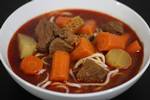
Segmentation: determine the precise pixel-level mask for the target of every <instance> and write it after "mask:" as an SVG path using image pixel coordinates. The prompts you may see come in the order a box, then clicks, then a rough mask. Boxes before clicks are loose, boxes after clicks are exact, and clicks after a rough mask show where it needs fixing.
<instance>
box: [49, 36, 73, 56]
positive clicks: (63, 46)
mask: <svg viewBox="0 0 150 100" xmlns="http://www.w3.org/2000/svg"><path fill="white" fill-rule="evenodd" d="M72 49H73V47H72V46H71V45H69V44H68V43H67V42H66V41H64V40H62V39H60V38H56V39H54V40H53V41H52V42H51V44H50V46H49V53H50V54H52V53H54V52H55V51H56V50H62V51H67V52H70V51H71V50H72Z"/></svg>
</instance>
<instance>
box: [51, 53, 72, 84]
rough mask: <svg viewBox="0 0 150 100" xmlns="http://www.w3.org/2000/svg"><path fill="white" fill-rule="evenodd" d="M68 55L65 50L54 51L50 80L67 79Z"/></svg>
mask: <svg viewBox="0 0 150 100" xmlns="http://www.w3.org/2000/svg"><path fill="white" fill-rule="evenodd" d="M69 65H70V55H69V53H67V52H65V51H59V50H58V51H56V52H55V53H54V55H53V58H52V69H51V74H50V75H51V77H50V80H52V81H67V80H68V76H69Z"/></svg>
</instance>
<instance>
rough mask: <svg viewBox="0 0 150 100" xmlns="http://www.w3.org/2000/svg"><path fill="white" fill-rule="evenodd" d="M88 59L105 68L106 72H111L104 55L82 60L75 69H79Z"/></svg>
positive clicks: (97, 54)
mask: <svg viewBox="0 0 150 100" xmlns="http://www.w3.org/2000/svg"><path fill="white" fill-rule="evenodd" d="M87 59H90V60H92V61H94V62H95V63H97V64H98V65H100V66H101V67H103V68H104V69H105V70H107V71H109V69H108V66H107V65H106V64H105V56H104V55H103V54H102V53H95V54H93V55H91V56H88V57H85V58H82V59H80V60H79V61H78V62H77V63H76V64H75V66H74V69H76V68H78V67H79V66H80V65H81V64H83V63H84V62H85V61H86V60H87Z"/></svg>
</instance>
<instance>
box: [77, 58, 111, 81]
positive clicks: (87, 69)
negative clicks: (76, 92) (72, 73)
mask: <svg viewBox="0 0 150 100" xmlns="http://www.w3.org/2000/svg"><path fill="white" fill-rule="evenodd" d="M107 73H108V71H106V70H105V69H104V68H102V67H101V66H99V65H98V64H97V63H95V62H94V61H92V60H90V59H87V60H86V61H85V62H84V64H83V65H82V66H81V69H80V70H79V72H78V73H77V75H76V76H77V79H78V80H79V81H81V82H90V83H91V82H103V81H104V80H105V79H106V76H107Z"/></svg>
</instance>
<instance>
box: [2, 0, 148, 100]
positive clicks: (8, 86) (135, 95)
mask: <svg viewBox="0 0 150 100" xmlns="http://www.w3.org/2000/svg"><path fill="white" fill-rule="evenodd" d="M29 1H30V0H1V1H0V27H1V25H2V24H3V23H4V21H5V20H6V18H7V17H8V16H9V15H10V14H11V13H12V12H13V11H14V10H15V9H17V8H18V7H20V6H21V5H23V4H25V3H27V2H29ZM118 1H120V2H122V3H124V4H126V5H128V6H129V7H131V8H132V9H134V10H135V11H136V12H138V13H139V14H140V15H141V16H142V17H143V18H144V19H145V20H146V22H147V23H148V24H149V25H150V12H149V11H150V6H149V2H148V1H149V0H118ZM149 97H150V68H149V69H148V70H147V71H146V72H145V74H144V75H143V77H142V78H141V79H140V80H139V81H138V82H137V83H136V84H135V85H134V86H133V87H131V88H130V89H129V90H128V91H126V92H125V93H123V94H122V95H120V96H118V97H116V98H115V99H113V100H148V98H149ZM0 98H1V99H3V100H10V99H13V100H20V99H26V100H39V99H38V98H36V97H34V96H32V95H31V94H29V93H28V92H26V91H25V90H24V89H23V88H21V87H20V86H19V85H17V84H16V83H15V82H14V80H12V79H11V77H10V76H9V75H8V73H7V72H6V70H5V69H4V67H3V65H2V63H1V62H0Z"/></svg>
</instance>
